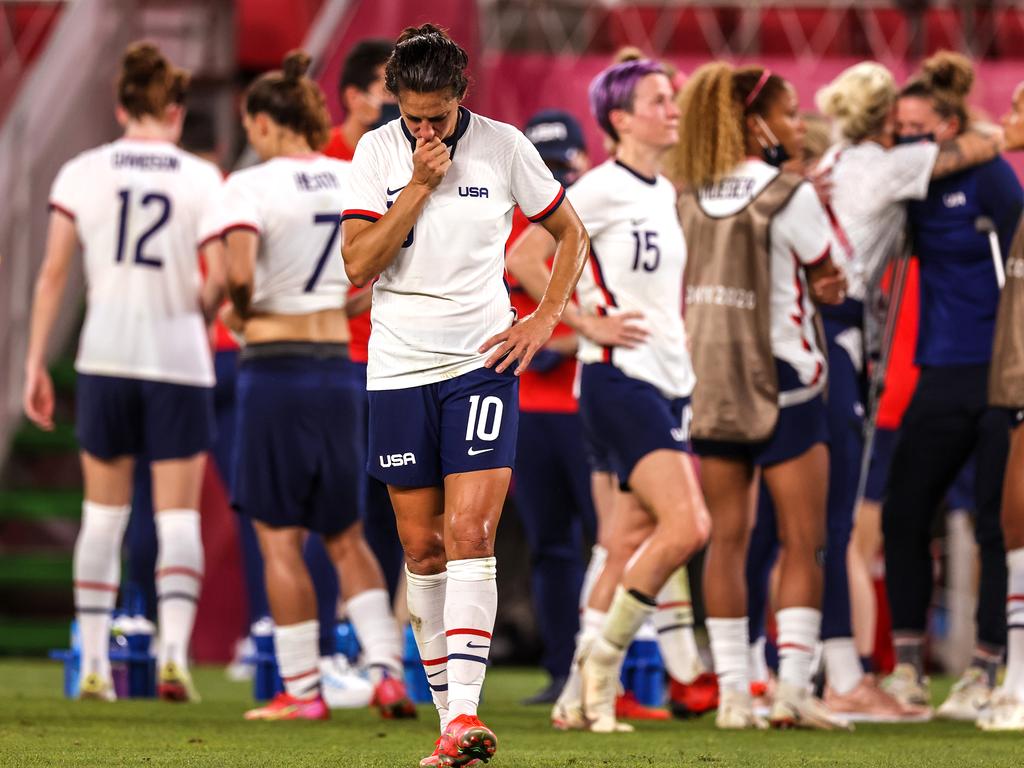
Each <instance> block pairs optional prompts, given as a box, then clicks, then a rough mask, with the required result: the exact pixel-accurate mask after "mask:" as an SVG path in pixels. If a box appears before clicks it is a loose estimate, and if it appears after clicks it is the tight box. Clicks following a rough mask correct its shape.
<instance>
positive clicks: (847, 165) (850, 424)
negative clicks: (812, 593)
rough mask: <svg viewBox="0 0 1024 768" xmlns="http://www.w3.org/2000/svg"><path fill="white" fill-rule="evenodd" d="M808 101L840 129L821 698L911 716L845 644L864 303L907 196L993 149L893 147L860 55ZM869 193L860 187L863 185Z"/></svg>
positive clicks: (889, 103) (886, 78)
mask: <svg viewBox="0 0 1024 768" xmlns="http://www.w3.org/2000/svg"><path fill="white" fill-rule="evenodd" d="M817 102H818V107H819V109H821V111H822V113H823V114H825V115H827V116H828V117H830V118H832V119H833V121H834V123H835V125H836V127H837V128H838V129H839V131H840V133H841V135H842V141H840V142H839V143H838V144H837V145H835V146H834V147H833V148H832V149H831V150H830V151H829V152H828V153H827V154H826V156H825V157H824V158H823V159H822V162H821V163H820V164H819V171H824V172H827V173H828V174H829V178H830V180H831V182H832V187H831V199H830V213H831V221H832V225H833V232H834V235H835V238H834V239H835V243H834V247H833V250H832V253H833V257H834V258H835V259H836V261H837V262H838V263H840V264H841V265H842V266H843V269H844V271H845V272H846V274H847V275H848V280H849V285H848V288H847V298H846V301H845V302H844V303H843V304H842V305H840V306H836V307H828V306H826V307H823V308H822V310H821V312H822V318H823V320H824V330H825V338H826V342H827V345H828V360H829V397H828V403H827V412H828V422H829V435H830V438H831V443H830V461H829V470H830V471H829V494H828V518H827V519H828V535H827V545H826V552H825V592H824V596H823V607H824V615H823V618H822V628H821V629H822V631H821V637H822V640H823V642H824V659H825V673H826V678H827V681H828V688H827V690H826V695H825V702H826V704H828V706H829V708H830V709H832V711H834V712H837V713H842V714H847V715H849V716H850V717H851V719H874V720H877V719H882V720H899V719H905V718H907V717H920V716H921V715H922V714H923V712H922V710H921V709H920V708H915V707H909V706H907V705H904V704H901V703H900V702H898V701H897V700H895V699H894V698H893V697H891V696H889V695H888V694H886V693H885V692H884V691H882V689H881V687H880V686H879V685H878V684H877V682H876V680H875V678H874V677H873V676H870V675H865V674H864V669H863V668H862V666H861V663H860V660H859V658H858V655H857V649H856V646H855V645H854V642H853V629H852V625H851V611H850V587H849V579H848V578H847V571H846V563H847V548H848V545H849V541H850V533H851V529H852V525H853V513H854V506H855V505H856V502H857V499H856V495H857V487H858V479H859V477H858V476H859V474H860V472H859V470H860V459H861V454H862V452H863V437H862V417H861V414H862V413H863V409H864V404H863V402H862V397H861V392H862V390H863V375H864V366H863V348H864V341H863V325H864V301H865V298H866V297H867V295H868V292H869V290H870V291H872V292H874V291H876V290H877V289H878V286H879V281H880V277H881V271H882V269H884V267H885V265H886V264H887V263H888V261H889V260H890V259H891V258H892V257H894V256H896V255H898V254H897V251H898V250H899V248H900V241H901V240H902V237H903V232H904V227H905V222H906V207H905V202H906V201H907V200H922V199H924V197H925V196H926V195H927V193H928V184H929V182H930V181H931V179H933V178H940V177H942V176H947V175H949V174H951V173H954V172H956V171H960V170H963V169H964V168H966V167H968V166H969V165H972V164H975V163H977V162H980V161H982V160H990V159H992V158H993V157H995V155H996V152H997V142H996V140H995V139H994V138H993V137H991V136H985V135H982V134H980V133H971V134H969V135H965V136H963V137H960V138H954V139H951V140H950V141H948V142H946V143H944V144H942V145H937V144H935V143H933V142H918V143H915V144H909V145H903V146H896V147H894V146H893V139H894V137H893V108H894V106H895V104H896V81H895V80H894V79H893V77H892V75H891V74H890V72H889V70H887V69H886V68H885V67H884V66H882V65H881V64H876V63H873V62H864V63H862V64H857V65H856V66H853V67H851V68H849V69H847V70H846V71H844V72H843V73H842V74H840V75H839V76H838V77H837V78H836V79H835V80H834V81H833V82H832V83H830V84H829V85H828V86H827V87H826V88H824V89H822V90H821V91H820V92H819V93H818V95H817ZM865 189H871V190H872V194H870V195H865V194H864V190H865Z"/></svg>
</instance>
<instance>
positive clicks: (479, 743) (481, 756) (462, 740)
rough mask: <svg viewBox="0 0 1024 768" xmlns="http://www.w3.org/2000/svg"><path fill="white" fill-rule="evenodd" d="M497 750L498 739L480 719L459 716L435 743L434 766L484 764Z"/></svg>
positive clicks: (449, 724)
mask: <svg viewBox="0 0 1024 768" xmlns="http://www.w3.org/2000/svg"><path fill="white" fill-rule="evenodd" d="M497 749H498V737H497V736H495V735H494V731H492V730H491V729H490V728H488V727H487V726H486V725H484V724H483V723H481V722H480V718H478V717H476V716H475V715H459V716H458V717H456V718H455V719H454V720H452V721H451V722H450V723H448V727H447V728H445V730H444V733H443V734H441V738H440V739H439V740H438V742H437V748H436V749H435V753H436V755H437V763H436V765H438V766H439V767H440V768H462V766H468V765H472V764H473V763H475V762H476V761H477V760H480V761H482V762H485V763H486V762H487V761H488V760H490V759H491V758H492V757H494V753H495V752H496V751H497ZM426 759H428V760H429V759H430V758H426ZM420 765H423V763H420Z"/></svg>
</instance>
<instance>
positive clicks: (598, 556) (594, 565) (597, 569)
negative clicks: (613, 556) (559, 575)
mask: <svg viewBox="0 0 1024 768" xmlns="http://www.w3.org/2000/svg"><path fill="white" fill-rule="evenodd" d="M607 559H608V550H607V549H605V548H604V547H602V546H601V545H600V544H595V545H594V546H593V547H592V548H591V550H590V562H589V563H587V570H586V572H585V573H584V574H583V587H582V588H581V589H580V614H581V615H582V613H583V612H584V611H585V610H586V609H587V603H588V602H590V591H591V590H592V589H593V588H594V583H595V582H596V581H597V578H598V577H599V576H600V575H601V571H603V570H604V564H605V561H606V560H607Z"/></svg>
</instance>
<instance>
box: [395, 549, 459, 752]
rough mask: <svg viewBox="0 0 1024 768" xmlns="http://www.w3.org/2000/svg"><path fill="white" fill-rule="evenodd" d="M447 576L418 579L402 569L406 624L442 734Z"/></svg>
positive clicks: (445, 717) (445, 704)
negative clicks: (410, 629)
mask: <svg viewBox="0 0 1024 768" xmlns="http://www.w3.org/2000/svg"><path fill="white" fill-rule="evenodd" d="M447 581H448V574H447V573H445V572H444V571H442V572H441V573H436V574H431V575H428V576H419V575H417V574H415V573H412V572H411V571H410V570H409V569H408V568H406V569H405V594H406V602H407V604H408V607H409V621H410V622H411V623H412V633H413V636H414V637H415V638H416V648H417V649H419V652H420V660H421V661H422V662H423V669H424V670H425V671H426V673H427V683H428V684H429V685H430V696H431V698H432V699H433V700H434V706H435V707H436V708H437V714H438V717H439V718H440V720H441V733H444V729H445V728H447V727H448V719H449V717H448V639H447V638H446V637H445V636H444V595H445V590H446V587H447Z"/></svg>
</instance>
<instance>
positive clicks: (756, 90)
mask: <svg viewBox="0 0 1024 768" xmlns="http://www.w3.org/2000/svg"><path fill="white" fill-rule="evenodd" d="M771 76H772V71H771V70H770V69H768V68H765V70H764V72H762V73H761V79H760V80H758V81H757V85H755V86H754V90H752V91H751V92H750V95H749V96H747V102H746V105H745V108H746V109H750V105H751V104H753V103H754V102H755V101H757V97H758V96H759V95H760V93H761V91H762V90H763V89H764V86H765V83H767V82H768V79H769V78H770V77H771Z"/></svg>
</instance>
